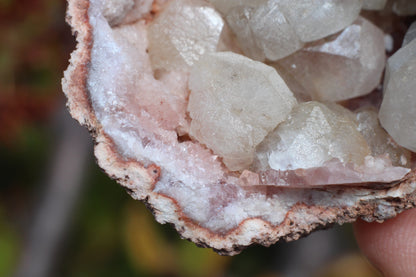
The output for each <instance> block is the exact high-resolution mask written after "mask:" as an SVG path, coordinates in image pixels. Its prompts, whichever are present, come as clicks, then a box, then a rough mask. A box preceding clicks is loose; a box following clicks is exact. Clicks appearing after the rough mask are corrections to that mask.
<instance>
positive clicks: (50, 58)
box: [0, 0, 380, 277]
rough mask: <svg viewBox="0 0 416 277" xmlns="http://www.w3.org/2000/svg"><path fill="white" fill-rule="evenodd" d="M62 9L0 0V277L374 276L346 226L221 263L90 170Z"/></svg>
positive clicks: (44, 2) (34, 1) (53, 0)
mask: <svg viewBox="0 0 416 277" xmlns="http://www.w3.org/2000/svg"><path fill="white" fill-rule="evenodd" d="M65 8H66V2H65V1H64V0H20V1H16V0H0V34H1V36H0V39H1V43H0V173H1V176H2V181H1V182H0V277H6V276H18V277H26V276H30V277H32V276H33V277H38V276H39V277H47V276H80V277H81V276H89V277H93V276H97V277H98V276H100V277H101V276H185V277H186V276H259V277H260V276H261V277H266V276H267V277H269V276H295V277H296V276H324V277H326V276H341V277H343V276H358V277H360V276H362V277H373V276H380V275H379V274H378V273H377V272H376V271H375V269H374V268H373V267H372V266H371V265H370V264H369V263H368V262H367V261H366V260H365V258H364V257H363V256H362V255H361V254H360V253H359V250H358V249H357V246H356V244H355V241H354V237H353V234H352V228H351V226H350V225H346V226H343V227H335V228H333V229H331V230H328V231H319V232H316V233H314V234H313V235H311V236H309V237H307V238H305V239H302V240H299V241H297V242H292V243H278V244H276V245H274V246H272V247H270V248H264V247H259V246H253V247H250V248H248V249H246V250H245V251H243V253H242V254H240V255H237V256H235V257H222V256H219V255H217V254H216V253H214V252H213V251H212V250H210V249H200V248H197V247H196V246H195V245H194V244H192V243H190V242H188V241H185V240H181V239H180V237H179V236H178V234H177V233H176V231H175V230H173V229H172V228H171V227H170V226H162V225H160V224H157V223H156V222H155V221H154V219H153V217H152V215H151V214H150V212H149V211H147V210H146V208H145V207H144V205H143V204H142V203H140V202H138V201H133V200H132V199H131V198H130V197H129V196H128V194H127V193H126V192H125V191H124V190H123V189H122V188H121V187H120V186H119V185H118V184H117V183H115V182H114V181H112V180H111V179H110V178H109V177H107V176H106V175H105V174H103V173H102V172H101V170H100V169H99V168H98V167H97V165H96V164H95V161H94V157H93V149H92V143H91V140H90V138H89V135H88V134H87V131H86V130H84V128H82V127H80V126H79V125H78V124H77V123H76V122H75V121H74V120H73V119H71V118H70V116H69V115H68V112H67V111H66V109H65V97H64V95H63V93H62V91H61V85H60V82H61V78H62V74H63V71H64V70H65V68H66V67H67V65H68V59H69V55H70V52H71V51H72V50H73V49H74V47H75V43H74V38H73V37H72V35H71V31H70V29H69V27H68V26H67V24H66V23H65V21H64V18H65Z"/></svg>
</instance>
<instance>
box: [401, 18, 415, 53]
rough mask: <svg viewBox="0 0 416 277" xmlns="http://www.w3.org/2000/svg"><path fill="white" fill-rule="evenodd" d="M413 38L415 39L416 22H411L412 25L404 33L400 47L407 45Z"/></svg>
mask: <svg viewBox="0 0 416 277" xmlns="http://www.w3.org/2000/svg"><path fill="white" fill-rule="evenodd" d="M415 38H416V22H413V23H412V25H410V27H409V29H408V30H407V32H406V35H405V37H404V39H403V44H402V47H404V46H406V45H408V44H409V43H410V42H411V41H412V40H414V39H415Z"/></svg>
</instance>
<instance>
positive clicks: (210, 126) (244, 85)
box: [188, 52, 296, 170]
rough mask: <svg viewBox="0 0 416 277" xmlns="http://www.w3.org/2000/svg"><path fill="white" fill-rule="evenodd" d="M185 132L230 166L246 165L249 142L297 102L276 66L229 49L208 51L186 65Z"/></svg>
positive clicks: (255, 140)
mask: <svg viewBox="0 0 416 277" xmlns="http://www.w3.org/2000/svg"><path fill="white" fill-rule="evenodd" d="M189 88H190V90H191V94H190V97H189V105H188V111H189V113H190V116H191V118H192V122H191V128H190V135H191V136H192V137H194V138H195V139H197V140H198V141H199V142H200V143H203V144H205V145H206V146H208V147H209V148H210V149H212V150H213V151H214V153H215V154H217V155H219V156H221V157H222V158H223V160H224V163H225V165H226V166H227V167H228V168H229V169H230V170H242V169H244V168H247V166H248V165H250V164H251V162H252V160H253V153H254V148H255V147H256V146H257V145H258V144H259V143H260V142H261V141H262V140H263V139H264V137H265V136H266V135H267V133H268V132H270V131H271V130H273V129H274V128H275V127H276V126H277V125H278V124H279V123H280V122H282V121H283V120H285V118H286V116H287V115H288V114H289V113H290V111H291V110H292V107H293V106H294V105H295V104H296V99H295V98H294V97H293V94H292V92H291V91H290V90H289V89H288V87H287V86H286V84H285V83H284V81H283V80H282V79H281V78H280V77H279V75H278V74H277V73H276V71H275V70H274V69H273V68H272V67H269V66H267V65H265V64H262V63H260V62H255V61H252V60H250V59H248V58H246V57H244V56H241V55H238V54H234V53H231V52H222V53H212V54H207V55H205V56H203V57H202V58H201V60H200V61H199V62H198V63H197V64H195V66H194V67H193V68H192V69H191V75H190V80H189Z"/></svg>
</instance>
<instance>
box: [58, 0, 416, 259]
mask: <svg viewBox="0 0 416 277" xmlns="http://www.w3.org/2000/svg"><path fill="white" fill-rule="evenodd" d="M132 2H133V7H131V3H132ZM211 2H212V4H213V5H214V6H215V7H217V9H218V12H217V11H215V10H214V9H213V7H212V6H211V4H209V3H208V2H207V1H202V0H134V1H129V0H123V1H118V0H69V5H68V11H69V12H68V17H67V19H68V21H69V22H70V24H71V25H72V26H73V28H74V33H75V34H77V41H78V47H77V49H76V50H75V52H74V54H73V55H72V56H71V65H70V67H69V69H68V70H67V71H66V73H65V78H64V80H63V88H64V92H65V93H66V95H67V96H68V107H69V109H70V111H71V114H72V115H73V116H74V118H76V119H77V120H78V121H79V122H81V123H82V124H84V125H86V126H87V127H88V128H89V129H90V130H91V131H92V135H93V136H94V139H95V142H96V144H95V155H96V157H97V161H98V163H99V165H100V166H101V167H102V168H103V169H104V170H105V171H106V172H107V173H108V174H109V175H110V176H111V177H112V178H115V179H116V180H117V181H118V182H119V183H120V184H122V185H123V186H125V187H126V188H128V191H129V193H130V194H131V195H132V197H134V198H135V199H138V200H142V201H144V202H146V204H147V206H148V207H149V208H150V209H151V210H152V212H153V213H154V214H155V217H156V219H157V220H158V221H159V222H161V223H171V224H173V225H174V227H175V228H176V229H177V230H178V232H180V233H181V235H182V237H184V238H188V239H190V240H192V241H194V242H196V243H197V244H198V245H202V246H207V247H212V248H214V249H216V251H218V252H220V253H222V254H237V253H238V252H240V251H241V250H242V249H243V248H244V247H246V246H248V245H250V244H252V243H254V242H256V243H260V244H263V245H266V246H268V245H270V244H272V243H275V242H276V241H279V240H282V239H285V240H294V239H298V238H299V237H301V236H302V235H306V234H308V233H310V232H311V231H313V230H314V229H316V228H318V227H326V226H329V225H332V224H334V223H339V224H342V223H346V222H352V221H354V220H356V219H357V218H360V217H361V218H363V219H365V220H367V221H374V220H377V221H383V220H385V219H387V218H390V217H393V216H395V215H396V214H397V213H399V212H401V211H403V210H404V209H408V208H410V207H412V206H413V205H414V203H415V202H416V182H415V180H416V175H415V169H414V162H415V161H414V156H413V157H412V156H411V155H410V154H409V152H408V151H406V150H403V149H402V148H401V147H399V146H398V145H397V144H396V142H397V143H398V144H403V143H402V137H403V138H404V140H405V141H408V140H410V139H411V138H412V136H411V135H413V137H414V134H409V133H408V132H409V131H411V130H412V128H413V127H414V126H412V125H411V124H412V122H413V121H411V118H414V117H415V115H414V114H413V115H412V113H413V112H414V107H415V101H414V100H415V99H414V96H412V95H413V94H414V93H413V92H412V90H411V88H412V87H414V86H415V84H414V81H413V80H414V79H416V78H415V76H414V73H413V72H414V70H411V67H414V66H415V65H414V64H413V63H414V60H415V59H414V47H415V45H414V40H412V41H410V42H409V43H408V44H407V42H406V41H405V43H404V47H403V49H401V50H400V51H398V53H396V54H395V55H394V56H393V57H392V58H391V59H390V61H389V66H388V70H387V71H386V78H385V79H386V80H385V84H386V85H385V88H384V89H385V103H383V107H382V111H381V113H380V115H382V116H381V117H382V119H383V117H386V119H385V120H386V121H385V122H387V123H388V124H387V125H386V124H384V123H383V124H384V125H385V126H384V127H385V128H386V129H387V130H388V131H389V132H391V131H390V130H389V128H388V127H386V126H393V127H394V126H397V128H399V129H398V130H396V131H395V132H391V134H393V136H394V140H393V139H392V138H391V137H390V136H389V135H387V134H386V132H384V131H383V129H382V128H380V126H379V125H378V122H377V119H376V118H375V112H374V111H373V110H371V109H367V108H361V109H360V110H358V111H357V112H356V114H355V113H353V112H352V111H350V110H347V109H345V108H343V107H341V106H339V105H337V104H334V103H329V102H325V103H318V102H307V103H301V104H299V105H298V106H297V104H296V101H295V100H294V98H293V96H292V94H291V92H290V90H289V89H288V88H287V86H286V85H285V84H284V82H283V81H282V80H281V78H280V77H279V75H278V74H277V73H276V72H275V71H274V70H273V69H271V68H270V67H268V66H267V65H265V64H262V63H259V62H255V61H253V60H250V59H249V58H247V57H243V56H240V55H238V54H232V53H214V52H215V51H219V50H221V51H222V50H227V51H228V50H231V51H235V52H237V53H241V52H240V50H239V49H236V48H233V47H229V46H230V44H232V43H234V36H236V37H240V39H239V43H240V44H241V45H240V46H242V48H243V50H246V49H247V48H244V47H247V46H246V45H254V46H255V48H253V49H255V50H256V51H258V52H255V53H259V54H256V55H257V57H255V58H256V59H259V60H263V59H266V58H267V59H269V60H267V59H266V60H267V63H269V64H270V63H272V62H271V61H270V59H272V58H273V55H274V54H273V53H274V51H277V50H279V49H278V48H279V47H276V46H275V45H274V44H273V43H270V42H272V41H273V40H274V39H275V38H276V37H278V36H279V33H277V32H275V30H279V32H283V31H285V30H286V29H285V28H286V27H287V28H288V29H290V28H292V29H293V33H291V34H292V35H293V37H291V36H290V35H289V36H288V38H289V40H290V41H292V42H293V38H297V40H296V41H297V42H296V41H295V42H296V43H299V44H304V42H305V41H306V40H309V39H317V38H319V39H320V40H319V41H313V42H307V43H306V48H304V49H301V50H299V53H303V55H304V57H305V59H306V60H308V59H309V61H310V60H311V61H312V65H311V64H308V65H307V66H309V67H310V68H309V69H308V70H307V71H305V72H307V73H308V74H310V76H313V79H312V77H309V79H308V77H307V78H306V79H307V82H304V81H303V80H300V77H301V76H298V75H296V74H289V73H290V72H291V70H293V69H294V68H296V67H297V68H298V70H300V71H299V72H303V71H301V68H299V66H306V65H303V64H302V63H300V64H294V63H288V64H287V66H285V68H283V67H282V68H283V69H284V71H280V69H279V72H280V73H281V74H282V75H283V76H284V78H285V80H286V81H287V83H288V84H289V85H290V88H291V89H292V90H293V91H294V92H296V93H297V95H296V97H297V99H298V100H299V101H300V102H302V101H308V100H310V99H311V98H314V99H315V97H316V95H318V96H319V95H320V90H321V89H324V88H333V90H334V91H335V92H331V91H327V92H325V94H324V95H332V94H333V95H335V97H333V98H331V99H335V100H333V101H337V99H347V98H349V97H354V96H357V95H362V94H361V93H366V92H369V91H370V90H371V89H372V88H374V87H375V86H377V85H378V87H377V89H376V90H375V91H373V92H372V93H371V94H370V95H368V96H362V97H360V98H354V99H351V100H347V101H343V102H342V104H343V105H344V106H345V107H348V108H350V109H351V110H355V109H356V108H357V107H363V106H364V104H369V105H372V106H374V107H375V109H377V108H378V103H380V101H381V99H380V98H381V97H382V95H381V93H380V92H381V89H382V86H381V84H379V83H378V81H379V78H380V76H379V75H380V72H381V71H382V68H383V66H384V63H383V62H382V61H384V52H383V49H382V48H383V45H384V42H383V40H382V37H383V34H381V32H380V31H379V30H378V29H377V28H376V27H374V26H373V25H371V24H370V23H368V22H367V21H365V20H364V19H361V18H360V19H358V21H356V23H353V24H352V25H351V23H352V22H353V21H354V20H355V19H356V18H357V15H358V11H359V9H360V8H361V5H362V4H363V1H361V0H357V1H356V0H351V1H340V0H333V1H329V0H328V1H321V0H319V1H300V0H299V1H298V0H296V1H289V0H270V1H266V0H265V1H261V0H259V1H248V0H227V1H219V0H211ZM266 2H267V3H266ZM306 2H308V3H306ZM390 3H394V2H390ZM395 3H396V6H395V7H396V10H397V9H398V8H399V7H400V5H399V4H400V3H404V2H402V1H396V2H395ZM406 3H407V4H406V5H408V6H407V9H409V10H411V9H410V7H411V6H410V5H412V1H407V2H406ZM370 4H375V3H374V2H372V1H371V3H370V1H367V4H366V6H364V7H366V8H368V6H369V5H370ZM241 7H243V11H244V13H241V12H240V13H238V12H237V11H238V10H239V9H241ZM266 7H269V8H270V9H269V10H267V9H266ZM373 7H374V6H373ZM390 8H391V5H390V4H389V5H387V8H386V10H385V11H382V12H379V11H371V12H369V11H366V12H364V13H362V15H363V16H367V17H369V18H370V17H371V16H369V15H371V14H375V15H376V16H377V17H380V18H382V19H383V20H378V21H375V22H378V24H382V25H383V26H384V27H383V30H384V31H385V32H388V33H389V35H390V36H391V37H392V38H394V42H395V43H394V45H395V47H396V46H397V45H399V43H401V38H402V37H403V34H402V33H401V32H402V30H404V26H406V24H407V22H408V20H409V19H401V18H400V17H398V16H396V15H394V14H393V13H390V12H391V11H390V10H389V9H390ZM266 10H267V11H266ZM256 12H258V14H259V15H262V16H257V17H256V19H255V20H253V16H254V15H256ZM233 13H234V14H235V13H236V14H240V15H241V18H240V17H238V18H235V19H233V20H230V19H229V18H227V17H228V16H230V15H232V14H233ZM269 13H270V14H272V15H276V16H277V15H279V16H283V17H280V19H282V20H283V19H284V21H278V20H276V19H279V17H275V18H273V17H271V16H269ZM279 13H280V14H279ZM384 13H388V16H384ZM221 16H222V18H221ZM223 18H227V19H226V20H228V21H229V22H230V24H233V23H234V24H235V23H236V22H237V23H238V22H239V21H238V20H240V22H247V24H248V25H247V26H248V27H249V28H246V27H247V26H243V25H239V27H240V28H239V29H238V28H234V31H238V30H240V31H238V32H242V33H236V34H230V33H229V32H228V30H227V24H226V23H225V22H224V21H223ZM230 18H231V17H230ZM371 18H372V17H371ZM272 19H273V20H274V21H276V22H277V23H279V22H283V23H284V24H283V25H281V26H285V28H283V29H279V28H277V27H276V26H274V27H273V25H268V24H269V21H270V20H272ZM276 22H275V23H276ZM357 22H358V23H357ZM380 22H386V23H385V25H384V23H380ZM393 25H394V26H396V25H397V26H398V28H391V27H392V26H393ZM266 26H267V28H266ZM386 26H387V27H386ZM389 26H390V27H389ZM344 28H345V29H344ZM342 29H344V30H342ZM253 30H254V32H255V34H253V33H252V32H253ZM391 30H395V33H390V32H391ZM338 31H339V33H337V34H334V33H332V32H338ZM396 31H397V33H396ZM250 32H251V33H250ZM273 32H275V33H273ZM268 33H270V34H273V36H270V35H269V34H268ZM330 34H332V35H331V36H330V37H325V38H322V37H321V36H327V35H330ZM259 35H261V36H259ZM255 36H257V37H256V39H253V38H254V37H255ZM242 37H246V38H247V40H244V39H243V40H242V39H241V38H242ZM288 38H286V37H283V38H281V40H279V41H275V42H276V43H277V44H279V43H281V44H280V45H286V43H287V41H285V39H286V40H287V39H288ZM249 39H250V41H249ZM406 40H411V36H410V33H409V35H408V36H407V39H406ZM250 43H251V44H250ZM296 43H295V44H294V46H295V48H297V47H299V46H298V45H296ZM254 46H253V47H254ZM250 47H251V46H250ZM291 47H292V46H291ZM280 48H282V49H283V50H285V51H286V49H285V48H284V47H283V46H281V47H280ZM260 50H261V51H260ZM392 50H394V48H393V47H392ZM297 54H298V53H295V54H292V56H294V55H297ZM246 55H248V54H247V53H246ZM321 56H322V57H325V58H321ZM269 57H270V58H269ZM276 57H277V56H275V57H274V58H276ZM290 57H291V56H289V57H286V58H290ZM317 57H319V59H318V58H317ZM286 58H285V59H286ZM285 59H284V60H285ZM325 61H326V62H327V63H326V64H325ZM273 64H280V60H278V61H277V62H276V61H273ZM376 67H377V68H376ZM323 69H326V70H327V71H326V72H321V73H315V72H313V71H316V72H320V71H321V70H323ZM282 72H283V73H284V74H283V73H282ZM370 72H371V73H370ZM302 76H303V75H302ZM369 76H370V77H369ZM330 78H335V81H333V82H332V84H331V85H327V84H330V83H331V81H330ZM364 79H365V80H364ZM188 81H189V82H188ZM321 83H322V84H323V85H321ZM370 84H371V85H370ZM357 88H361V89H357ZM360 90H361V92H360V93H358V92H357V91H360ZM364 90H365V91H366V92H364ZM338 91H344V92H345V93H347V92H352V94H348V95H349V96H348V97H346V98H344V96H342V97H341V98H340V97H339V95H341V94H339V92H338ZM396 91H397V94H396V95H393V93H395V92H396ZM298 92H300V93H298ZM356 93H357V94H356ZM331 97H332V96H331ZM319 99H321V98H319ZM322 99H327V98H322ZM398 102H400V103H398ZM392 103H394V105H393V106H394V107H390V106H392V105H391V104H392ZM396 104H397V106H395V105H396ZM389 105H390V106H389ZM292 107H293V109H292ZM187 109H189V112H188V110H187ZM383 109H384V111H383ZM291 110H292V111H291ZM288 115H289V116H288ZM389 116H392V118H388V117H389ZM401 119H403V120H402V122H400V120H401ZM382 122H383V120H382ZM413 130H414V129H413ZM295 131H297V132H295ZM267 133H268V134H267ZM200 134H203V136H202V137H200V136H199V135H200ZM396 137H397V138H396ZM412 143H413V145H414V142H411V143H410V144H412ZM256 145H257V147H256ZM240 146H241V147H240ZM277 147H281V149H282V151H280V152H278V151H276V148H277ZM254 149H255V151H256V152H255V161H254V163H252V164H251V165H250V163H251V160H252V159H253V151H254ZM305 153H306V154H310V155H306V154H305ZM289 154H290V156H289ZM227 155H228V156H227ZM292 155H293V156H292ZM284 156H285V157H286V158H284ZM296 156H298V157H297V158H296ZM299 157H302V159H300V158H299ZM409 166H413V169H410V168H409ZM273 168H274V169H273ZM334 185H335V186H334Z"/></svg>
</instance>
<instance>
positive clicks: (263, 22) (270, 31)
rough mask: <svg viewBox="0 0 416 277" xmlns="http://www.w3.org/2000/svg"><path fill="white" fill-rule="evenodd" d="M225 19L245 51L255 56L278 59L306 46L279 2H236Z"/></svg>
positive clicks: (257, 57) (261, 58) (256, 57)
mask: <svg viewBox="0 0 416 277" xmlns="http://www.w3.org/2000/svg"><path fill="white" fill-rule="evenodd" d="M226 19H227V22H228V24H229V25H230V27H231V29H232V30H233V31H234V33H235V34H236V36H237V40H238V42H239V43H240V46H241V48H242V50H243V52H244V54H245V55H247V56H248V57H251V58H253V59H256V60H260V61H262V60H264V59H266V58H267V59H269V60H278V59H281V58H283V57H286V56H288V55H290V54H292V53H294V52H296V51H297V50H299V49H300V48H302V46H303V42H301V41H300V39H299V37H298V35H297V34H296V32H295V29H294V28H293V27H292V26H291V25H290V24H289V22H288V21H287V19H286V17H285V15H284V14H283V13H282V10H281V8H280V7H279V5H278V3H277V2H274V1H268V2H265V3H262V4H259V5H257V6H255V7H253V6H251V5H244V6H237V7H235V8H233V9H231V11H229V13H228V14H227V17H226Z"/></svg>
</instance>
